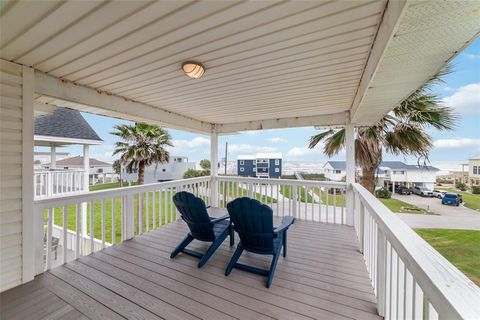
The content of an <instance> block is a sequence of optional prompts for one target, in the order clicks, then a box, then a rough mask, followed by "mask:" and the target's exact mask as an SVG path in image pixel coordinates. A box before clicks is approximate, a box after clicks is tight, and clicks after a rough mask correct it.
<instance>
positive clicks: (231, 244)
mask: <svg viewBox="0 0 480 320" xmlns="http://www.w3.org/2000/svg"><path fill="white" fill-rule="evenodd" d="M229 228H230V247H233V245H234V244H235V230H233V227H232V225H231V224H230V227H229Z"/></svg>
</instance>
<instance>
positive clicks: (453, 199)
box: [442, 192, 462, 207]
mask: <svg viewBox="0 0 480 320" xmlns="http://www.w3.org/2000/svg"><path fill="white" fill-rule="evenodd" d="M460 203H462V197H461V195H459V194H458V193H450V192H447V193H445V195H444V196H443V198H442V204H451V205H454V206H457V207H458V206H459V205H460Z"/></svg>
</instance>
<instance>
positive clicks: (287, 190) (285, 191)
mask: <svg viewBox="0 0 480 320" xmlns="http://www.w3.org/2000/svg"><path fill="white" fill-rule="evenodd" d="M292 191H293V187H290V186H280V193H281V194H282V195H283V196H284V197H285V198H288V199H293V193H292ZM297 199H298V201H300V202H305V201H308V203H311V202H313V203H316V201H313V199H312V196H311V195H310V194H307V193H306V192H305V189H304V188H301V187H298V188H297Z"/></svg>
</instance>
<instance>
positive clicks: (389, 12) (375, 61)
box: [350, 0, 408, 123]
mask: <svg viewBox="0 0 480 320" xmlns="http://www.w3.org/2000/svg"><path fill="white" fill-rule="evenodd" d="M407 2H408V0H389V1H388V2H387V5H386V6H385V11H384V12H383V16H382V20H381V21H380V26H379V27H378V31H377V34H376V35H375V40H374V42H373V45H372V48H371V50H370V54H369V56H368V60H367V64H366V65H365V68H364V70H363V74H362V78H361V79H360V82H359V85H358V88H357V92H356V94H355V99H354V100H353V103H352V106H351V108H350V110H351V112H350V114H351V120H352V123H355V122H356V120H357V114H358V109H359V106H360V105H361V103H362V100H363V98H364V97H365V95H366V94H367V91H368V88H369V87H370V83H371V82H372V80H373V78H374V76H375V74H376V72H377V70H378V68H379V66H380V63H381V62H382V59H383V57H384V55H385V52H386V51H387V48H388V45H389V43H390V41H391V40H392V39H393V37H394V36H395V32H396V31H397V29H398V26H399V25H400V20H401V18H402V16H403V15H404V14H405V12H406V8H407V7H408V3H407ZM393 107H394V106H392V109H393Z"/></svg>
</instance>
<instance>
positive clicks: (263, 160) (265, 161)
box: [257, 159, 268, 163]
mask: <svg viewBox="0 0 480 320" xmlns="http://www.w3.org/2000/svg"><path fill="white" fill-rule="evenodd" d="M257 163H268V160H267V159H257Z"/></svg>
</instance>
